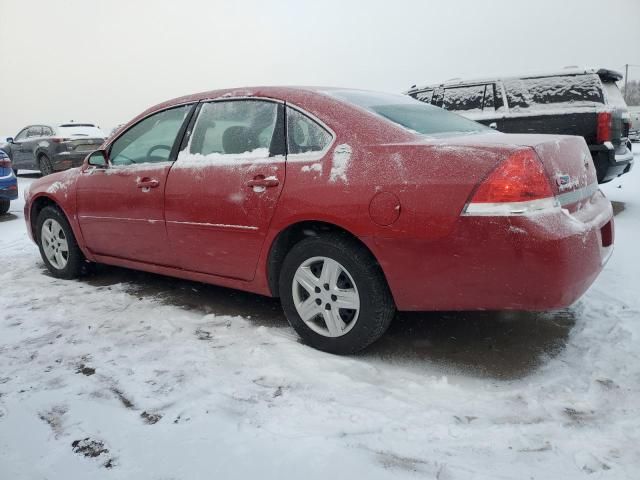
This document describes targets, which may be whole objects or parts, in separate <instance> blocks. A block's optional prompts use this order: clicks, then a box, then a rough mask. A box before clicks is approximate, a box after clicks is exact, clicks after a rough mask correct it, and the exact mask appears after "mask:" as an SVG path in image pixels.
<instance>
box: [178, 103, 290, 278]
mask: <svg viewBox="0 0 640 480" xmlns="http://www.w3.org/2000/svg"><path fill="white" fill-rule="evenodd" d="M197 115H198V116H197V118H195V119H194V122H193V126H192V127H190V128H189V130H192V134H191V135H190V136H189V138H188V140H187V139H185V142H184V144H183V145H182V150H181V151H180V153H179V155H178V158H177V161H176V163H175V165H174V166H173V168H172V169H171V173H170V174H169V178H168V180H167V188H166V191H165V216H166V222H167V233H168V236H169V243H170V245H171V249H172V251H173V252H174V254H175V255H177V256H179V258H180V266H181V267H182V268H184V269H186V270H190V271H195V272H201V273H208V274H213V275H219V276H224V277H232V278H238V279H242V280H251V279H253V276H254V274H255V270H256V265H257V262H258V258H259V256H260V251H261V248H262V245H263V242H264V238H265V236H266V234H267V231H268V228H269V224H270V222H271V218H272V216H273V213H274V211H275V208H276V204H277V202H278V197H279V195H280V192H281V190H282V186H283V184H284V177H285V156H284V153H285V134H284V106H283V105H282V104H281V103H277V102H273V101H269V100H257V99H255V100H224V101H213V102H206V103H203V104H201V106H200V108H199V112H198V114H197Z"/></svg>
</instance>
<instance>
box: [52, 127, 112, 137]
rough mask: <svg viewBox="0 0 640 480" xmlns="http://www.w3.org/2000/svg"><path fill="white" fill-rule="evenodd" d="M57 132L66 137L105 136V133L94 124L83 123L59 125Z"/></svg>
mask: <svg viewBox="0 0 640 480" xmlns="http://www.w3.org/2000/svg"><path fill="white" fill-rule="evenodd" d="M58 132H59V134H60V136H62V137H66V138H82V137H91V138H105V137H106V135H105V134H104V132H103V131H102V130H100V129H99V128H98V127H94V126H84V125H74V126H61V127H58Z"/></svg>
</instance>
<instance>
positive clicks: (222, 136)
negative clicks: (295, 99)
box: [189, 100, 278, 156]
mask: <svg viewBox="0 0 640 480" xmlns="http://www.w3.org/2000/svg"><path fill="white" fill-rule="evenodd" d="M277 112H278V104H276V103H274V102H268V101H263V100H229V101H222V102H209V103H204V104H203V105H202V108H201V109H200V114H199V115H198V119H197V120H196V124H195V126H194V129H193V134H192V135H191V139H190V141H189V153H192V154H201V155H205V156H206V155H211V154H218V155H240V154H244V153H250V152H253V153H256V154H264V156H268V155H269V152H270V148H271V141H272V139H273V133H274V131H275V127H276V120H277Z"/></svg>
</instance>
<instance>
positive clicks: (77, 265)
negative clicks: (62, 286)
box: [34, 206, 88, 280]
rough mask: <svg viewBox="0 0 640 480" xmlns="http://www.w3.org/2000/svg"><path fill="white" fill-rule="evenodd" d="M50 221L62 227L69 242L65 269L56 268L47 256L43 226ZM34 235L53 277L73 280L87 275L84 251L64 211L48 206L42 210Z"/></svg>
mask: <svg viewBox="0 0 640 480" xmlns="http://www.w3.org/2000/svg"><path fill="white" fill-rule="evenodd" d="M48 219H53V220H55V221H56V222H58V224H60V226H61V227H62V231H63V233H64V237H65V239H66V241H67V245H68V255H67V263H66V265H65V266H64V268H61V269H59V268H57V267H56V266H54V265H53V264H52V263H51V262H50V261H49V259H48V258H47V256H46V255H45V252H44V248H43V245H42V244H43V241H42V226H43V225H44V223H45V222H46V221H47V220H48ZM34 235H35V237H36V239H37V242H38V248H39V249H40V255H41V256H42V260H43V261H44V264H45V265H46V266H47V269H48V270H49V272H51V275H53V276H54V277H56V278H64V279H67V280H69V279H72V278H78V277H79V276H80V275H82V274H83V273H85V272H86V271H87V268H88V264H87V261H86V259H85V258H84V255H83V254H82V251H81V250H80V248H79V247H78V243H77V242H76V237H75V236H74V234H73V230H71V226H70V225H69V222H68V221H67V218H66V217H65V216H64V214H63V213H62V211H60V209H58V208H57V207H53V206H48V207H45V208H43V209H42V211H41V212H40V214H39V215H38V220H37V221H36V231H35V232H34Z"/></svg>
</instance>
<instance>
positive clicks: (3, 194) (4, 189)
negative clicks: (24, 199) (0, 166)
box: [0, 172, 18, 200]
mask: <svg viewBox="0 0 640 480" xmlns="http://www.w3.org/2000/svg"><path fill="white" fill-rule="evenodd" d="M16 198H18V181H17V180H16V177H15V175H14V174H13V172H11V174H9V175H7V176H6V177H0V200H15V199H16Z"/></svg>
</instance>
